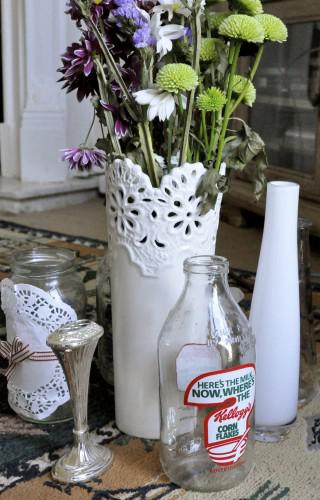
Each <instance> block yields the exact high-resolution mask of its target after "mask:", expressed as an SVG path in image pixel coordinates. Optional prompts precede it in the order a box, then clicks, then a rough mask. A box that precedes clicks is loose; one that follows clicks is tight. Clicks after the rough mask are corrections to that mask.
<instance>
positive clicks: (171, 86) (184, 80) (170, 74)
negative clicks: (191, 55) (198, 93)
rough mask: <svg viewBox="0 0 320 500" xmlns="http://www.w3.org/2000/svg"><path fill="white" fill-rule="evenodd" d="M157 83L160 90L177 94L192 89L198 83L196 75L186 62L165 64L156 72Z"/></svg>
mask: <svg viewBox="0 0 320 500" xmlns="http://www.w3.org/2000/svg"><path fill="white" fill-rule="evenodd" d="M157 84H158V87H159V88H160V89H161V90H165V91H167V92H173V93H174V94H178V93H179V92H185V91H189V90H192V89H194V88H195V87H196V86H197V85H198V76H197V73H196V72H195V71H194V69H193V68H192V67H191V66H189V65H188V64H182V63H177V64H167V65H166V66H163V67H162V68H161V69H160V71H159V73H158V74H157Z"/></svg>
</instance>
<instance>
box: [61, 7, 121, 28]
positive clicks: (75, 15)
mask: <svg viewBox="0 0 320 500" xmlns="http://www.w3.org/2000/svg"><path fill="white" fill-rule="evenodd" d="M111 2H112V0H102V1H101V2H99V1H97V2H96V1H94V0H93V1H92V3H91V6H90V14H91V16H92V19H93V21H94V22H95V23H96V22H97V21H98V19H99V18H100V17H104V16H105V15H106V14H108V11H109V8H108V7H109V5H110V4H111ZM67 7H68V10H66V14H69V16H70V17H71V19H72V20H73V21H75V22H76V24H77V26H78V28H80V27H81V21H82V20H83V15H82V12H81V9H80V7H79V6H78V4H77V2H76V1H75V0H69V2H68V3H67Z"/></svg>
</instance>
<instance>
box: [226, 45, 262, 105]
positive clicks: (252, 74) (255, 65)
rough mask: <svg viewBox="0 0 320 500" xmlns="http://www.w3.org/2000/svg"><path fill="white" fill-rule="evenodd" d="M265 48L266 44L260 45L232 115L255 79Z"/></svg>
mask: <svg viewBox="0 0 320 500" xmlns="http://www.w3.org/2000/svg"><path fill="white" fill-rule="evenodd" d="M263 50H264V45H260V47H259V50H258V52H257V55H256V59H255V61H254V64H253V66H252V69H251V71H250V73H249V75H248V81H247V83H246V85H245V86H244V87H243V90H242V92H241V94H240V95H239V97H238V99H237V100H236V102H235V103H234V105H233V107H232V109H231V111H230V115H232V113H234V111H235V110H236V109H237V107H238V106H239V104H240V103H241V102H242V99H243V97H244V96H245V93H246V91H247V89H248V87H249V84H250V82H251V81H252V80H253V78H254V76H255V74H256V72H257V69H258V66H259V64H260V61H261V58H262V54H263Z"/></svg>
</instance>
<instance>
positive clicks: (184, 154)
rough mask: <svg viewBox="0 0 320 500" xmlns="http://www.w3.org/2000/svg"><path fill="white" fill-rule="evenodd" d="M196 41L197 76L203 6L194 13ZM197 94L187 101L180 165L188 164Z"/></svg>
mask: <svg viewBox="0 0 320 500" xmlns="http://www.w3.org/2000/svg"><path fill="white" fill-rule="evenodd" d="M194 14H195V16H194V19H193V26H194V33H193V35H194V41H193V58H192V67H193V69H194V70H195V72H196V73H197V74H199V61H200V48H201V6H200V2H199V5H198V6H197V7H196V9H195V11H194ZM195 94H196V89H193V90H191V92H189V95H188V101H187V109H186V118H185V123H184V129H183V134H182V147H181V152H180V160H179V164H180V165H183V164H184V163H185V162H186V159H187V154H188V142H189V133H190V127H191V120H192V112H193V103H194V98H195Z"/></svg>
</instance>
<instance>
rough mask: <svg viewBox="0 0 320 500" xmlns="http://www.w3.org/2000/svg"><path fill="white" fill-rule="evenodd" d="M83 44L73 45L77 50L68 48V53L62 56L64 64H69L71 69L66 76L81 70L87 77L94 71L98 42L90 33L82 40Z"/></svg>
mask: <svg viewBox="0 0 320 500" xmlns="http://www.w3.org/2000/svg"><path fill="white" fill-rule="evenodd" d="M80 42H81V43H79V44H73V45H74V46H76V48H74V47H72V50H69V51H68V49H70V47H68V48H67V52H66V53H65V54H63V55H62V57H61V59H62V61H63V62H66V63H69V68H68V69H67V71H66V76H67V77H68V76H72V75H74V74H75V73H77V72H78V71H79V70H80V71H83V73H84V75H85V76H89V75H90V73H91V71H92V70H93V56H94V54H95V52H96V51H97V50H98V47H99V45H98V42H97V41H96V39H95V37H94V35H93V34H92V33H90V32H87V33H85V37H84V38H82V39H81V40H80Z"/></svg>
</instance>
